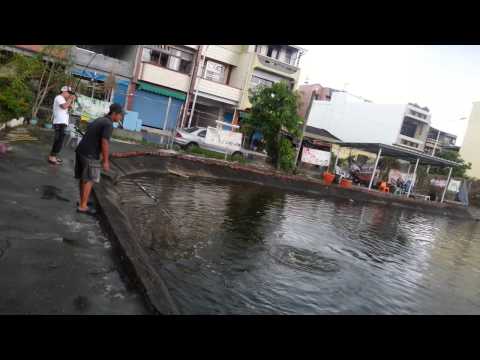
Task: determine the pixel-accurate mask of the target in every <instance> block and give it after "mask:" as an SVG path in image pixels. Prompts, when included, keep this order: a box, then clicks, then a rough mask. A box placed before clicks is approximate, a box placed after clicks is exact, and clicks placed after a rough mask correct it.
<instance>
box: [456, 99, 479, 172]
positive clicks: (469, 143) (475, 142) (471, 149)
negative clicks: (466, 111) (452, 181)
mask: <svg viewBox="0 0 480 360" xmlns="http://www.w3.org/2000/svg"><path fill="white" fill-rule="evenodd" d="M479 144H480V101H477V102H474V103H473V107H472V112H471V114H470V118H469V120H468V126H467V130H466V132H465V139H464V140H463V145H462V147H461V149H460V155H461V157H462V158H463V159H464V160H465V161H466V162H471V163H472V169H471V170H470V171H469V172H468V175H469V176H472V177H475V178H477V179H480V155H479V154H480V152H479V150H478V146H479Z"/></svg>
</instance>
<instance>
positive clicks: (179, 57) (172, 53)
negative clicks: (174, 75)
mask: <svg viewBox="0 0 480 360" xmlns="http://www.w3.org/2000/svg"><path fill="white" fill-rule="evenodd" d="M142 61H145V62H149V63H153V64H156V65H159V66H161V67H164V68H167V69H170V70H174V71H179V72H182V73H184V74H189V73H190V71H191V69H192V63H193V54H192V53H190V52H187V51H183V50H180V49H177V48H175V47H172V46H169V45H156V48H144V49H143V54H142Z"/></svg>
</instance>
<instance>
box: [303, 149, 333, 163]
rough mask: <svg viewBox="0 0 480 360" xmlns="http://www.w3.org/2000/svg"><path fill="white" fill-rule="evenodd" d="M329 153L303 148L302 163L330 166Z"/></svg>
mask: <svg viewBox="0 0 480 360" xmlns="http://www.w3.org/2000/svg"><path fill="white" fill-rule="evenodd" d="M330 157H331V155H330V152H329V151H322V150H317V149H311V148H307V147H304V148H303V151H302V161H303V162H305V163H308V164H313V165H318V166H329V165H330Z"/></svg>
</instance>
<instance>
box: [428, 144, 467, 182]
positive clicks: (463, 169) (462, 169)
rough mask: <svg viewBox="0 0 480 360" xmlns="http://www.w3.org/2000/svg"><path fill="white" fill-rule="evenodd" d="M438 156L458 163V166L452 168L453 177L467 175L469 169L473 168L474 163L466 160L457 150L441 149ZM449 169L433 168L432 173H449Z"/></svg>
mask: <svg viewBox="0 0 480 360" xmlns="http://www.w3.org/2000/svg"><path fill="white" fill-rule="evenodd" d="M437 156H438V157H440V158H442V159H446V160H450V161H455V162H456V163H458V164H459V165H458V166H454V167H453V170H452V176H453V177H461V178H464V177H467V170H470V169H471V168H472V163H466V162H465V160H463V159H462V158H461V156H460V154H459V153H458V152H457V151H453V150H441V151H440V152H439V153H437ZM448 171H449V170H448V169H447V168H436V167H435V168H432V169H431V170H430V173H431V174H439V175H448Z"/></svg>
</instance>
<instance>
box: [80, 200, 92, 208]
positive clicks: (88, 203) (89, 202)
mask: <svg viewBox="0 0 480 360" xmlns="http://www.w3.org/2000/svg"><path fill="white" fill-rule="evenodd" d="M79 206H80V202H79V201H77V208H78V207H79ZM87 206H88V207H90V206H93V201H88V202H87Z"/></svg>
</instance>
